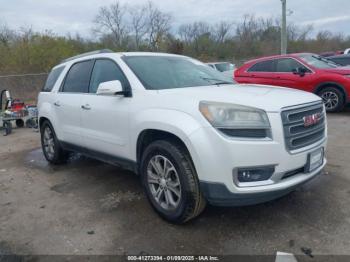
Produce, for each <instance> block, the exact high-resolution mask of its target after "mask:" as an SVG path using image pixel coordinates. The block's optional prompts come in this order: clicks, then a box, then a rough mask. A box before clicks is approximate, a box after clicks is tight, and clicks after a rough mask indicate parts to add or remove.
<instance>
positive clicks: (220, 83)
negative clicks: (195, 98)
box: [201, 77, 233, 85]
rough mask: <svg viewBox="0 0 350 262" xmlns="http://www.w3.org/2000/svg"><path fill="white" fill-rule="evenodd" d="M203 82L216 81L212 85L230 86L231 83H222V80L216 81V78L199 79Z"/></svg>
mask: <svg viewBox="0 0 350 262" xmlns="http://www.w3.org/2000/svg"><path fill="white" fill-rule="evenodd" d="M201 78H202V79H203V80H206V81H208V82H209V81H216V82H215V83H212V84H213V85H232V84H233V83H232V82H229V81H224V80H222V79H218V78H210V77H201Z"/></svg>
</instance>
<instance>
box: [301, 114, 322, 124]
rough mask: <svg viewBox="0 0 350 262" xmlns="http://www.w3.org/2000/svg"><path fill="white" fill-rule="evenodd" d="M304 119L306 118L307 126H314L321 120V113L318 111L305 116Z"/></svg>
mask: <svg viewBox="0 0 350 262" xmlns="http://www.w3.org/2000/svg"><path fill="white" fill-rule="evenodd" d="M303 120H304V126H305V127H309V126H313V125H316V124H317V123H318V122H320V120H321V114H320V113H316V114H312V115H310V116H304V117H303Z"/></svg>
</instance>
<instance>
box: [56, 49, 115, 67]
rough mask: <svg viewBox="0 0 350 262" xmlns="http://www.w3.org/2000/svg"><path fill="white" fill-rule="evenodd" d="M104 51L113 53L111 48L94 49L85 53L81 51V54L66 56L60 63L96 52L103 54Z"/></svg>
mask: <svg viewBox="0 0 350 262" xmlns="http://www.w3.org/2000/svg"><path fill="white" fill-rule="evenodd" d="M105 53H114V52H113V51H112V50H110V49H101V50H95V51H91V52H87V53H83V54H80V55H76V56H72V57H69V58H66V59H64V60H62V61H61V64H62V63H65V62H68V61H71V60H74V59H77V58H81V57H84V56H89V55H96V54H105Z"/></svg>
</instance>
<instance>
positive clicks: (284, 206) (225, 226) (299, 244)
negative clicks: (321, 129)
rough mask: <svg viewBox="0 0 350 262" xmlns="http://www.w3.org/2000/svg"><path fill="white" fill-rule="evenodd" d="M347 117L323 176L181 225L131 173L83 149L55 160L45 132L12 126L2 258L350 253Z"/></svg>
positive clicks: (336, 120)
mask: <svg viewBox="0 0 350 262" xmlns="http://www.w3.org/2000/svg"><path fill="white" fill-rule="evenodd" d="M349 120H350V110H347V111H346V112H343V113H340V114H331V115H329V116H328V121H329V146H328V151H327V157H328V165H327V167H326V169H325V172H324V174H322V175H321V176H319V177H318V178H317V179H314V180H312V181H311V182H310V183H308V184H306V185H304V186H303V187H301V188H300V189H298V190H297V191H296V192H293V193H292V194H290V195H288V196H286V197H283V198H281V199H278V200H275V201H272V202H269V203H265V204H260V205H256V206H250V207H240V208H218V207H211V206H209V207H208V208H207V209H206V210H205V212H204V213H203V214H202V215H201V216H200V217H199V218H198V219H196V220H194V221H192V222H190V223H188V224H186V225H183V226H176V225H171V224H168V223H167V222H165V221H163V220H162V219H160V218H159V217H158V216H157V215H156V213H155V212H154V211H153V210H152V209H151V207H150V205H149V204H148V202H147V200H146V198H145V196H144V194H143V191H142V188H141V186H140V183H139V180H138V178H137V177H136V176H135V175H133V174H132V173H130V172H128V171H125V170H121V169H118V168H117V167H114V166H111V165H107V164H104V163H101V162H98V161H95V160H91V159H88V158H85V157H81V156H79V155H75V156H73V158H72V159H71V160H70V162H69V163H68V164H66V165H64V166H50V165H48V164H47V163H46V161H45V160H44V158H43V155H42V153H41V149H40V147H39V134H38V133H36V132H33V131H32V130H29V129H15V130H14V133H13V134H12V135H10V136H7V137H3V136H1V137H0V255H1V254H2V253H14V254H27V255H28V254H29V255H58V254H59V255H76V254H79V255H97V254H99V255H101V254H104V255H112V254H203V253H205V254H263V255H272V254H275V253H276V252H277V251H282V252H289V253H293V254H296V255H302V256H304V257H307V256H306V255H304V253H308V252H312V254H316V255H322V254H327V255H329V254H332V255H350V161H349V160H350V157H349V156H350V125H349V123H350V122H349ZM348 258H349V257H348ZM0 260H1V259H0ZM344 261H345V260H344Z"/></svg>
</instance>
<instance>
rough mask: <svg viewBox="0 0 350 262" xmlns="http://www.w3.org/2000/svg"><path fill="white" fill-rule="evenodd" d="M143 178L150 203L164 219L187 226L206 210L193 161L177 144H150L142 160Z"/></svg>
mask: <svg viewBox="0 0 350 262" xmlns="http://www.w3.org/2000/svg"><path fill="white" fill-rule="evenodd" d="M141 176H142V182H143V186H144V188H145V191H146V194H147V197H148V200H149V201H150V203H151V205H152V207H153V208H154V209H155V210H156V211H157V213H158V214H159V215H160V216H161V217H163V218H164V219H166V220H168V221H170V222H172V223H179V224H181V223H185V222H186V221H188V220H190V219H192V218H194V217H196V216H198V215H199V214H200V213H201V212H202V211H203V209H204V208H205V199H204V198H203V196H202V194H201V192H200V188H199V181H198V178H197V174H196V171H195V169H194V167H193V164H192V161H191V159H190V157H189V154H188V152H187V150H186V149H184V148H183V146H181V145H179V144H178V143H176V142H169V141H165V140H159V141H155V142H153V143H151V144H150V145H149V146H148V147H147V148H146V150H145V152H144V153H143V156H142V161H141Z"/></svg>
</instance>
